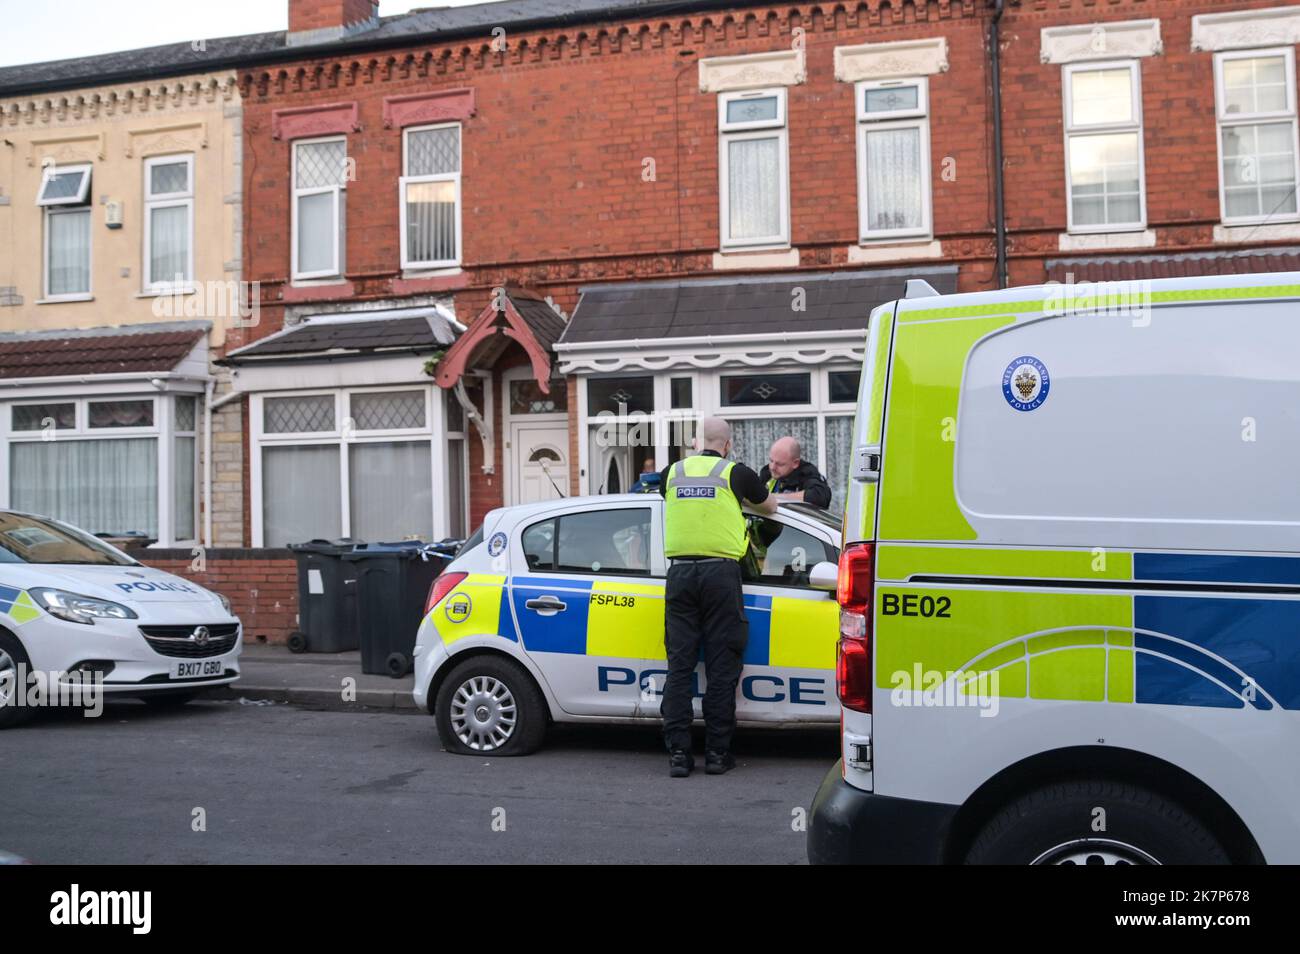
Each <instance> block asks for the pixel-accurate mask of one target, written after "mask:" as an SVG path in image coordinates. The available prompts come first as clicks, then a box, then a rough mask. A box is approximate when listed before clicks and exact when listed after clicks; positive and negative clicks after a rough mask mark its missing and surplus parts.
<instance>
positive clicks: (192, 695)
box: [140, 691, 199, 709]
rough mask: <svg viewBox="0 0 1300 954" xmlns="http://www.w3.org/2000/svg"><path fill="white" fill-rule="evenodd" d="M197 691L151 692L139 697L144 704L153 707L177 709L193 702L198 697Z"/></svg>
mask: <svg viewBox="0 0 1300 954" xmlns="http://www.w3.org/2000/svg"><path fill="white" fill-rule="evenodd" d="M198 695H199V694H198V692H197V691H190V692H151V693H148V694H147V695H143V696H141V697H140V698H141V699H142V700H143V701H144V703H145V705H150V706H153V707H154V708H155V709H179V708H180V707H181V706H183V705H185V704H186V703H189V702H193V701H194V700H195V699H196V698H197V697H198Z"/></svg>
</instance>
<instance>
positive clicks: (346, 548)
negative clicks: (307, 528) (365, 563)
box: [288, 537, 365, 556]
mask: <svg viewBox="0 0 1300 954" xmlns="http://www.w3.org/2000/svg"><path fill="white" fill-rule="evenodd" d="M364 545H365V544H363V543H361V541H360V540H353V539H352V538H351V537H340V538H339V539H337V540H308V541H307V542H306V543H290V544H289V546H288V549H289V550H291V551H293V552H294V553H323V554H326V555H328V556H342V555H343V554H345V553H350V552H351V551H352V549H353V547H356V546H364Z"/></svg>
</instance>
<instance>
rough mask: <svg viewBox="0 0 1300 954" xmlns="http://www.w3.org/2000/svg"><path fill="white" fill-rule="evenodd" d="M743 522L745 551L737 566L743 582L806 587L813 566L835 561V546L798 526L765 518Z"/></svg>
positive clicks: (837, 556)
mask: <svg viewBox="0 0 1300 954" xmlns="http://www.w3.org/2000/svg"><path fill="white" fill-rule="evenodd" d="M747 522H748V524H749V552H748V553H746V554H745V559H743V560H742V561H741V564H740V568H741V575H742V577H743V578H744V581H745V582H746V583H764V584H767V585H771V586H807V585H808V574H809V572H810V571H811V570H812V568H813V567H814V566H816V565H817V564H818V563H821V562H823V561H829V562H831V563H835V562H837V561H838V560H839V553H838V552H837V551H836V549H835V547H833V546H831V545H830V544H828V543H824V542H822V541H821V540H819V539H818V538H817V537H814V536H813V535H812V534H810V533H807V532H806V531H804V530H800V529H799V528H798V527H792V526H790V525H789V524H787V523H782V522H781V521H779V520H771V519H769V518H767V517H748V518H747Z"/></svg>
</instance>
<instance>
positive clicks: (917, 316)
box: [898, 279, 1300, 322]
mask: <svg viewBox="0 0 1300 954" xmlns="http://www.w3.org/2000/svg"><path fill="white" fill-rule="evenodd" d="M1124 283H1125V284H1127V285H1140V279H1139V280H1126V281H1125V282H1124ZM1090 284H1092V285H1094V286H1096V287H1098V288H1100V289H1103V290H1104V289H1105V288H1106V285H1107V284H1108V283H1107V282H1093V283H1090ZM1080 287H1084V283H1079V284H1076V285H1073V286H1070V285H1062V286H1061V288H1062V289H1063V290H1064V289H1068V288H1080ZM1295 297H1300V285H1254V286H1249V287H1245V288H1189V289H1176V290H1173V291H1158V292H1145V291H1137V292H1135V293H1134V294H1132V295H1080V296H1077V297H1075V298H1074V299H1072V303H1064V302H1061V303H1058V302H1054V301H1051V300H1050V299H1044V300H1037V301H1009V302H993V303H990V304H984V305H954V306H950V307H947V308H920V309H916V310H910V309H907V308H906V306H904V307H903V308H900V309H899V313H898V320H899V321H900V322H913V321H943V320H945V319H951V318H983V317H989V316H993V315H1027V314H1034V313H1035V312H1038V313H1041V314H1046V313H1047V311H1048V310H1049V309H1052V310H1054V311H1062V312H1063V313H1064V314H1070V313H1072V312H1087V311H1092V310H1095V309H1098V308H1112V307H1118V306H1126V307H1132V306H1134V305H1144V304H1152V305H1161V304H1172V303H1176V302H1185V301H1243V300H1250V299H1262V298H1295ZM1084 303H1086V304H1084Z"/></svg>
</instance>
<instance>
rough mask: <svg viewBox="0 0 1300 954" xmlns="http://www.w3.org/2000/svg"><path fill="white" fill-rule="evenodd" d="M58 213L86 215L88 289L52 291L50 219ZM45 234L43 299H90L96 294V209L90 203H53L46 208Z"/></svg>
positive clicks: (43, 240) (42, 241)
mask: <svg viewBox="0 0 1300 954" xmlns="http://www.w3.org/2000/svg"><path fill="white" fill-rule="evenodd" d="M56 215H85V216H86V233H87V235H86V290H85V291H84V292H66V293H61V294H58V295H54V294H51V293H50V239H51V237H52V235H53V233H52V230H51V229H50V220H51V219H52V218H53V217H54V216H56ZM44 219H45V221H44V223H43V224H44V226H45V235H44V236H42V238H41V265H42V267H41V300H42V301H45V302H56V301H90V300H91V299H92V298H93V297H94V294H95V211H94V209H93V208H91V207H90V206H89V205H63V204H60V205H53V206H49V207H47V208H46V209H45V216H44Z"/></svg>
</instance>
